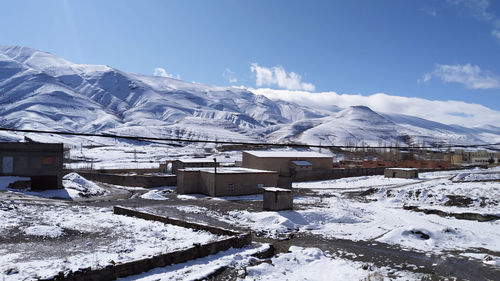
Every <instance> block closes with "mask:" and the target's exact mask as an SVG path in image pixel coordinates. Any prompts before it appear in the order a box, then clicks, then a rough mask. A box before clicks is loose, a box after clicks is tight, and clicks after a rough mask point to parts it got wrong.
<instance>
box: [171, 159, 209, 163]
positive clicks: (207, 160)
mask: <svg viewBox="0 0 500 281" xmlns="http://www.w3.org/2000/svg"><path fill="white" fill-rule="evenodd" d="M174 161H181V162H182V163H209V162H210V163H214V159H210V158H183V159H176V160H174Z"/></svg>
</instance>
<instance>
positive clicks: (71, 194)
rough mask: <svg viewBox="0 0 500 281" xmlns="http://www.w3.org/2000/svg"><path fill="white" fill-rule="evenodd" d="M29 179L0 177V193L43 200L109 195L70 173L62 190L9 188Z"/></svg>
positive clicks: (91, 183) (65, 178)
mask: <svg viewBox="0 0 500 281" xmlns="http://www.w3.org/2000/svg"><path fill="white" fill-rule="evenodd" d="M30 180H31V179H30V178H23V177H0V191H7V192H11V193H12V192H14V193H22V194H26V195H32V196H36V197H43V198H57V199H69V200H75V199H78V198H88V197H93V196H103V195H106V194H108V193H109V191H108V190H106V189H104V188H102V187H100V186H99V185H97V184H96V183H94V182H92V181H89V180H87V179H85V178H83V177H81V176H80V175H78V174H77V173H70V174H67V175H66V176H64V177H63V188H62V189H50V190H31V189H29V188H9V185H11V184H13V183H15V182H17V181H30Z"/></svg>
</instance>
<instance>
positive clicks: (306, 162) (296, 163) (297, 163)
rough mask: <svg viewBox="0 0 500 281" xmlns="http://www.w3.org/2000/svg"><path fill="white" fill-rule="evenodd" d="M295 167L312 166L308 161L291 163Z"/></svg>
mask: <svg viewBox="0 0 500 281" xmlns="http://www.w3.org/2000/svg"><path fill="white" fill-rule="evenodd" d="M292 163H293V164H295V166H312V164H311V162H309V161H292Z"/></svg>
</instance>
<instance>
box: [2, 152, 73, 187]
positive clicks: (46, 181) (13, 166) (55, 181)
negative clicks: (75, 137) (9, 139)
mask: <svg viewBox="0 0 500 281" xmlns="http://www.w3.org/2000/svg"><path fill="white" fill-rule="evenodd" d="M0 159H1V160H0V176H22V177H31V179H32V188H33V189H51V188H62V176H63V170H62V169H63V144H62V143H60V144H48V143H0Z"/></svg>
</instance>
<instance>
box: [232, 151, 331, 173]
mask: <svg viewBox="0 0 500 281" xmlns="http://www.w3.org/2000/svg"><path fill="white" fill-rule="evenodd" d="M242 165H243V167H245V168H253V169H262V170H270V171H276V172H278V173H279V175H280V176H286V177H289V176H292V175H293V172H294V169H295V170H299V169H306V170H330V169H332V168H333V157H332V156H328V155H324V154H321V153H317V152H306V151H243V161H242Z"/></svg>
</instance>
